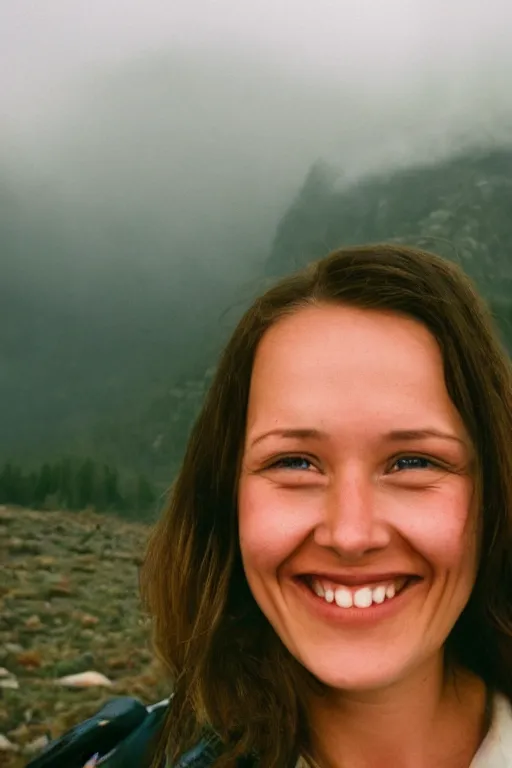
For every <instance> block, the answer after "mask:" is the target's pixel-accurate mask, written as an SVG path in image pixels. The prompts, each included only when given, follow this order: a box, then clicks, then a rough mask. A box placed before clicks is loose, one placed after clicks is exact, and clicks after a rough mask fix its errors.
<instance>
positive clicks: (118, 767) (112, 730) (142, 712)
mask: <svg viewBox="0 0 512 768" xmlns="http://www.w3.org/2000/svg"><path fill="white" fill-rule="evenodd" d="M168 705H169V700H168V699H167V700H165V701H162V702H160V703H159V704H155V705H154V706H151V707H145V706H144V705H143V704H141V703H140V701H137V699H132V698H128V697H120V698H117V699H113V700H112V701H109V702H108V703H107V704H106V705H105V706H104V707H103V708H102V709H100V711H99V712H97V713H96V714H95V715H93V716H92V717H91V718H89V719H88V720H85V721H84V722H83V723H79V724H78V725H76V726H75V727H74V728H72V729H71V730H70V731H68V732H67V733H65V734H64V735H63V736H61V737H60V738H58V739H56V740H55V741H53V742H52V743H51V744H49V745H48V747H47V748H46V749H45V750H44V752H42V753H41V754H40V755H38V756H37V757H35V758H34V759H33V760H31V761H30V762H29V763H28V765H27V766H26V768H83V766H84V765H85V763H86V762H87V760H89V759H90V758H91V757H92V756H93V755H96V754H99V757H98V761H97V765H98V766H101V767H102V768H149V766H150V765H151V752H152V749H151V748H152V746H153V745H154V744H155V742H156V740H157V739H158V736H159V734H160V730H161V728H162V725H163V723H164V720H165V715H166V712H167V708H168ZM219 751H220V747H219V742H218V740H216V739H215V737H214V736H212V737H211V738H208V739H206V738H205V739H204V740H203V741H202V742H200V743H199V744H197V745H196V746H195V747H194V748H193V749H191V750H189V751H188V752H187V753H186V754H185V755H183V756H182V757H181V758H180V760H179V761H178V763H177V764H176V765H175V766H173V768H208V767H209V766H211V765H213V762H214V760H215V758H216V756H218V754H219ZM243 764H244V765H245V766H247V768H249V763H248V762H247V761H243ZM162 768H165V766H162ZM168 768H170V767H168ZM240 768H242V763H241V764H240Z"/></svg>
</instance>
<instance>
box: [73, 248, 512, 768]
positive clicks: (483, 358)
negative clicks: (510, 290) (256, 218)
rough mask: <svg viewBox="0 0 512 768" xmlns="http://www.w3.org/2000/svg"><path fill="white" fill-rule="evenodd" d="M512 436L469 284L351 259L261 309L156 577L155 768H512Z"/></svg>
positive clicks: (499, 361) (153, 566)
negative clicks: (162, 703) (160, 703)
mask: <svg viewBox="0 0 512 768" xmlns="http://www.w3.org/2000/svg"><path fill="white" fill-rule="evenodd" d="M511 435H512V397H511V377H510V364H509V360H508V357H507V356H506V354H505V352H504V351H503V350H502V348H501V346H500V344H499V342H498V340H497V337H496V334H495V331H494V329H493V327H492V323H491V320H490V317H489V314H488V312H487V309H486V308H485V306H484V305H483V303H482V301H481V300H480V299H479V298H478V297H477V295H476V294H475V292H474V290H473V288H472V287H471V285H470V283H469V281H468V280H467V279H466V278H465V276H464V275H463V274H462V273H461V271H460V270H459V269H458V268H457V267H456V266H454V265H452V264H449V263H446V262H444V261H443V260H441V259H439V258H438V257H436V256H433V255H431V254H428V253H425V252H421V251H418V250H414V249H411V248H405V247H401V246H395V245H374V246H367V247H359V248H350V249H344V250H340V251H337V252H335V253H333V254H331V255H330V256H328V257H327V258H325V259H323V260H321V261H319V262H317V263H315V264H312V265H310V266H309V267H308V268H306V269H305V270H304V271H302V272H300V273H298V274H297V275H294V276H292V277H288V278H285V279H284V280H282V281H281V282H280V283H279V284H278V285H277V286H276V287H274V288H272V289H271V290H269V291H268V292H267V293H265V294H264V295H263V296H262V297H261V298H259V299H257V301H256V302H255V303H254V304H253V306H252V307H251V308H250V309H249V310H248V312H247V313H246V314H245V316H244V317H243V318H242V320H241V321H240V323H239V325H238V327H237V329H236V330H235V332H234V334H233V336H232V339H231V341H230V342H229V344H228V345H227V348H226V350H225V352H224V354H223V356H222V358H221V360H220V364H219V366H218V370H217V374H216V377H215V379H214V381H213V384H212V387H211V390H210V392H209V394H208V397H207V399H206V402H205V405H204V408H203V410H202V412H201V414H200V416H199V418H198V420H197V422H196V425H195V427H194V429H193V432H192V435H191V437H190V441H189V444H188V448H187V451H186V455H185V458H184V461H183V465H182V469H181V472H180V473H179V476H178V478H177V480H176V482H175V484H174V487H173V489H172V493H171V495H170V500H169V504H168V506H167V509H166V510H165V512H164V514H163V516H162V519H161V520H160V522H159V523H158V525H157V526H156V528H155V529H154V532H153V534H152V537H151V540H150V543H149V548H148V551H147V556H146V560H145V564H144V567H143V571H142V593H143V597H144V599H145V603H146V605H147V608H148V610H149V612H150V614H151V616H152V619H153V626H154V640H155V647H156V650H157V652H158V655H159V656H160V658H161V660H162V661H163V663H164V666H165V668H166V669H167V671H168V674H169V679H170V680H172V681H173V691H174V693H173V697H172V699H171V702H170V704H169V706H168V708H167V714H166V716H165V717H164V718H163V720H164V721H165V722H163V724H162V721H160V722H159V726H158V730H159V731H160V733H161V738H160V744H159V747H158V748H157V749H156V751H155V752H154V753H153V758H154V759H153V765H154V766H163V765H166V766H182V767H184V766H196V767H197V768H199V766H201V767H204V766H208V765H211V766H213V765H215V766H217V767H218V768H219V767H220V766H235V765H237V766H242V765H244V766H249V765H252V766H260V768H271V767H272V768H293V767H294V766H317V767H319V768H346V767H347V768H370V767H371V768H374V767H375V766H378V768H411V767H413V768H427V767H428V768H437V767H438V766H439V767H441V766H442V767H443V768H469V766H471V768H505V766H511V765H512V709H511V705H510V701H511V698H512V640H511V637H512V568H511V565H512V525H511V512H510V510H511V508H512V455H511V451H510V437H511ZM163 711H164V710H162V709H160V712H163ZM103 722H104V721H103V720H101V723H103ZM135 741H137V739H135V740H134V741H133V743H135ZM139 742H140V739H139ZM131 743H132V742H130V744H131ZM139 746H140V744H139ZM94 751H97V750H92V749H91V750H90V754H92V753H93V752H94ZM115 754H118V755H120V754H121V752H115ZM123 754H124V755H126V756H127V757H126V759H125V762H123V760H121V762H119V763H116V762H115V756H114V762H113V763H112V765H114V764H115V765H118V764H119V765H121V764H122V765H125V766H127V765H128V764H130V765H134V766H135V764H137V765H142V763H141V762H137V763H135V762H133V761H132V762H129V760H128V756H132V757H133V755H134V754H135V752H134V751H133V749H132V748H131V747H130V748H129V749H126V750H125V751H124V753H123ZM119 759H120V758H119ZM83 762H84V761H82V764H83ZM98 764H100V763H98ZM105 765H108V766H110V765H111V763H109V762H108V761H107V762H106V763H105Z"/></svg>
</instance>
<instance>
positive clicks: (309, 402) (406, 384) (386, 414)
mask: <svg viewBox="0 0 512 768" xmlns="http://www.w3.org/2000/svg"><path fill="white" fill-rule="evenodd" d="M423 415H424V416H425V417H426V416H429V417H430V422H432V417H437V418H438V419H439V421H443V420H444V423H446V420H447V419H448V420H450V421H452V422H453V420H458V419H459V417H458V415H457V414H456V411H455V408H454V406H453V404H452V403H451V400H450V398H449V396H448V393H447V391H446V386H445V382H444V369H443V360H442V356H441V352H440V349H439V347H438V344H437V342H436V340H435V339H434V337H433V336H432V335H431V334H430V332H429V331H428V329H427V328H426V327H424V326H423V325H422V324H421V323H419V322H418V321H416V320H414V319H412V318H409V317H406V316H402V315H399V314H395V313H391V312H382V311H377V310H362V309H357V308H353V307H346V306H339V305H332V306H331V305H328V306H318V307H308V308H304V309H300V310H298V311H297V312H296V313H295V314H293V315H291V316H288V317H286V318H283V319H281V320H280V321H279V322H278V323H276V325H274V326H273V327H272V328H271V329H269V331H268V332H267V333H266V334H265V336H264V337H263V339H262V341H261V343H260V345H259V347H258V350H257V353H256V357H255V362H254V367H253V373H252V380H251V392H250V398H249V413H248V427H249V428H251V426H252V425H254V423H255V422H260V421H265V422H267V424H265V426H270V428H273V427H274V426H280V425H281V423H283V422H288V421H290V420H292V421H296V420H299V421H308V422H310V421H314V422H315V424H314V426H319V422H322V425H323V426H324V427H325V426H326V425H327V426H328V425H330V424H331V425H335V424H336V422H337V420H340V419H341V420H342V422H343V424H345V425H347V424H349V423H350V422H351V421H352V420H354V419H359V421H361V419H365V418H366V420H367V421H368V420H371V421H372V423H375V424H376V426H378V425H381V423H382V422H384V421H386V418H387V419H388V421H390V422H392V423H391V427H392V428H394V427H395V426H396V420H397V418H399V419H400V421H401V422H404V424H405V422H407V421H408V420H409V421H411V420H414V419H417V418H419V417H421V416H423ZM271 422H273V423H271ZM269 423H270V424H269ZM308 426H311V424H308Z"/></svg>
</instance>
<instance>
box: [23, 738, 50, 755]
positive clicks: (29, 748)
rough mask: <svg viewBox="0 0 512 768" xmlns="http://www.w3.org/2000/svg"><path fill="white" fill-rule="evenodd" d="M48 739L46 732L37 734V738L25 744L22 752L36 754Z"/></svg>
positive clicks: (47, 742)
mask: <svg viewBox="0 0 512 768" xmlns="http://www.w3.org/2000/svg"><path fill="white" fill-rule="evenodd" d="M49 742H50V739H49V738H48V736H47V735H46V734H43V735H42V736H38V737H37V739H34V740H33V741H30V742H29V743H28V744H26V745H25V748H24V750H23V751H24V753H25V754H26V755H37V753H38V752H42V751H43V749H44V748H45V747H46V746H47V745H48V744H49Z"/></svg>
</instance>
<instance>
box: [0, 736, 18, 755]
mask: <svg viewBox="0 0 512 768" xmlns="http://www.w3.org/2000/svg"><path fill="white" fill-rule="evenodd" d="M18 749H19V747H18V746H17V745H16V744H13V743H12V741H9V739H8V738H7V736H4V735H3V733H0V752H17V751H18Z"/></svg>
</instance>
